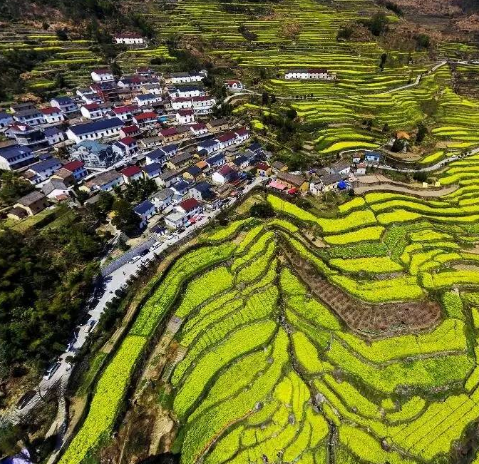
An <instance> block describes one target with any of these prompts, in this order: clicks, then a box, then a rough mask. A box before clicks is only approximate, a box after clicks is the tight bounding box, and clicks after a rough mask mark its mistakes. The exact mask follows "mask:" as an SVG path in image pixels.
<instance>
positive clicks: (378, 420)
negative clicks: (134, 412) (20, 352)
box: [60, 188, 479, 464]
mask: <svg viewBox="0 0 479 464" xmlns="http://www.w3.org/2000/svg"><path fill="white" fill-rule="evenodd" d="M469 198H470V197H469V193H467V190H464V188H460V189H459V190H457V191H456V192H454V193H453V194H451V195H449V196H448V197H446V198H444V199H440V200H435V201H425V200H421V199H418V198H416V197H413V196H406V195H401V194H397V193H388V192H375V193H370V194H367V195H365V196H364V197H356V198H354V199H351V200H350V201H349V202H347V203H345V204H343V205H341V206H340V208H339V209H338V211H337V216H336V217H335V218H331V217H328V218H326V217H318V216H315V215H313V214H312V213H311V212H309V211H307V210H305V209H301V208H299V207H298V206H296V205H294V204H292V203H288V202H286V201H284V200H283V199H281V198H279V197H276V196H272V195H269V196H268V197H267V198H266V201H268V202H269V203H270V204H271V206H272V207H273V209H274V211H275V212H276V217H275V218H273V219H269V220H259V219H252V218H248V216H247V213H245V214H246V216H245V218H244V219H241V220H238V221H236V222H231V223H230V224H229V225H228V226H225V227H223V228H220V229H217V230H214V231H212V232H209V233H205V234H203V236H202V237H201V238H200V245H196V246H195V247H194V248H191V249H190V251H187V252H185V253H184V254H183V256H182V257H180V258H179V259H178V260H177V261H176V262H175V263H174V264H173V266H172V267H171V268H170V269H169V270H168V271H167V272H165V274H164V275H163V276H162V280H161V281H160V283H159V285H158V286H157V289H156V291H155V292H154V294H153V295H152V296H151V298H150V299H149V300H148V301H147V302H146V303H145V305H144V306H143V308H142V309H141V312H140V313H139V315H138V317H137V319H136V321H135V322H134V324H133V326H132V328H131V330H130V332H129V334H128V336H127V337H126V338H125V340H124V341H123V343H122V345H121V347H120V349H119V350H118V352H117V354H116V355H115V357H113V359H112V360H111V362H110V363H109V365H108V366H107V367H106V369H105V371H104V373H103V375H102V377H101V378H100V380H99V381H98V384H97V387H96V390H95V393H94V395H93V399H92V402H91V407H90V411H89V414H88V416H87V418H86V420H85V422H84V423H83V426H82V427H81V428H80V430H79V432H78V433H77V435H76V436H75V438H74V439H73V441H72V442H71V444H70V445H69V447H68V449H67V450H66V452H65V454H64V455H63V457H62V459H61V461H60V462H61V464H70V463H71V464H73V463H75V464H76V463H79V462H87V461H88V462H91V461H90V458H92V456H94V455H95V453H96V450H97V449H98V447H99V446H101V445H105V444H108V442H109V436H110V434H111V432H112V430H113V428H114V427H115V424H116V423H117V419H118V417H119V414H120V411H122V410H123V407H122V404H123V403H124V401H125V396H126V395H127V393H126V392H127V390H128V389H129V388H130V386H131V385H130V384H131V383H133V384H134V383H135V382H134V381H132V379H134V378H137V375H134V371H135V369H137V368H138V367H139V365H141V364H142V359H144V358H145V353H148V352H151V351H153V350H154V344H152V343H151V342H150V341H149V340H151V339H152V337H153V335H154V334H155V332H157V331H158V327H166V329H164V328H161V329H159V330H160V335H161V333H162V334H163V337H160V341H159V344H160V345H161V346H163V345H164V344H165V343H167V345H165V349H166V357H165V359H166V360H167V362H166V365H164V367H163V369H162V374H161V375H160V376H159V379H160V378H161V380H157V382H158V383H157V384H155V385H156V387H155V388H158V391H159V392H168V395H170V396H171V398H172V401H171V406H170V407H171V410H170V414H171V416H172V418H173V419H174V422H175V425H176V427H175V430H176V432H177V433H176V437H177V438H176V443H175V445H174V447H175V449H177V450H181V462H182V463H184V464H193V463H196V462H205V463H209V464H213V463H226V462H228V463H245V462H249V463H258V464H259V463H262V462H278V460H281V461H282V462H298V463H311V464H323V463H333V462H334V463H338V464H343V463H375V464H383V463H385V462H389V463H395V464H396V463H418V464H419V463H439V462H447V459H448V457H449V456H450V455H451V454H454V453H455V452H456V451H455V450H456V449H457V448H458V447H460V445H461V441H462V440H463V439H464V435H465V433H466V431H467V429H468V427H470V426H471V424H473V423H474V422H475V421H477V420H478V419H479V406H478V401H479V396H478V395H479V393H478V392H479V390H478V388H477V386H478V385H479V367H477V358H476V357H477V356H478V353H479V345H478V340H479V332H478V331H479V312H478V310H477V304H478V302H479V293H475V292H476V291H477V288H478V286H479V277H478V276H479V267H478V260H479V254H477V247H476V243H477V241H478V239H477V231H478V222H479V212H478V210H477V208H479V206H478V205H476V204H475V203H473V202H469V201H467V200H468V199H469ZM313 233H314V235H315V236H316V237H317V238H315V239H314V241H311V240H310V239H309V238H308V237H311V236H312V234H313ZM319 238H320V239H321V240H322V241H323V242H324V243H326V244H327V246H321V247H317V246H316V240H318V239H319ZM157 336H158V335H157ZM157 336H155V337H154V339H155V340H156V339H157ZM140 433H141V432H140Z"/></svg>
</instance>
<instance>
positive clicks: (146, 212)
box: [133, 200, 156, 229]
mask: <svg viewBox="0 0 479 464" xmlns="http://www.w3.org/2000/svg"><path fill="white" fill-rule="evenodd" d="M133 211H134V212H135V213H136V214H137V215H138V216H139V217H140V219H141V222H140V228H142V229H143V227H146V225H147V224H148V219H150V218H151V217H152V216H154V215H155V214H156V206H155V205H154V204H153V203H152V202H151V201H149V200H145V201H142V202H141V203H140V204H139V205H138V206H135V207H134V208H133Z"/></svg>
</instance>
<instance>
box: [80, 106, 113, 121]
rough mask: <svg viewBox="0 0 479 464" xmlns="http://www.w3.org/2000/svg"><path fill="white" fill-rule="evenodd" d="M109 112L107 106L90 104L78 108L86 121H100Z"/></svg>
mask: <svg viewBox="0 0 479 464" xmlns="http://www.w3.org/2000/svg"><path fill="white" fill-rule="evenodd" d="M109 110H110V107H109V105H103V104H100V103H90V104H86V105H83V106H82V107H81V108H80V113H81V115H82V116H83V117H84V118H86V119H100V118H102V117H103V116H105V114H107V113H108V111H109Z"/></svg>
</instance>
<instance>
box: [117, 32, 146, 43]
mask: <svg viewBox="0 0 479 464" xmlns="http://www.w3.org/2000/svg"><path fill="white" fill-rule="evenodd" d="M114 41H115V43H116V44H123V45H143V44H144V43H145V42H146V40H145V38H144V37H142V36H141V35H140V34H137V33H136V32H123V33H121V34H116V35H115V37H114Z"/></svg>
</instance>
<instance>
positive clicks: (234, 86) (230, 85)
mask: <svg viewBox="0 0 479 464" xmlns="http://www.w3.org/2000/svg"><path fill="white" fill-rule="evenodd" d="M225 86H226V88H227V89H228V90H229V91H230V92H240V91H241V90H243V84H242V83H241V82H240V81H236V80H230V81H226V82H225Z"/></svg>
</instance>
